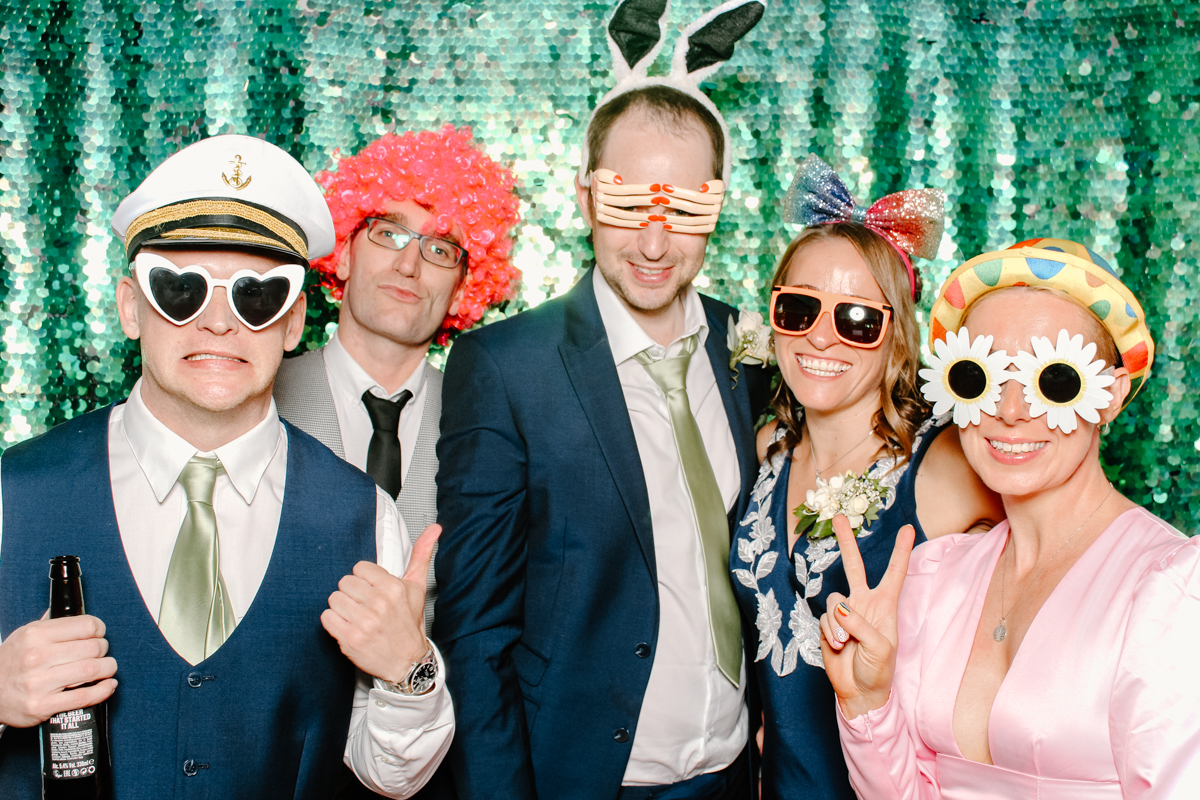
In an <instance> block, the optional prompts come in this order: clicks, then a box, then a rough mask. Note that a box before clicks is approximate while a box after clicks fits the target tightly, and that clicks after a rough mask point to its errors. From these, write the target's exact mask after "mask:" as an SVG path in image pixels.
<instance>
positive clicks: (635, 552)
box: [434, 272, 765, 800]
mask: <svg viewBox="0 0 1200 800" xmlns="http://www.w3.org/2000/svg"><path fill="white" fill-rule="evenodd" d="M702 300H703V304H704V309H705V313H706V317H707V322H708V326H709V333H708V337H707V341H706V343H705V350H706V353H707V355H708V357H709V359H710V360H711V362H712V367H713V373H714V374H715V375H716V378H717V386H718V387H719V389H720V392H721V398H722V400H723V401H724V404H725V410H726V413H727V414H728V416H729V426H730V429H731V431H732V433H733V441H734V444H735V445H736V447H737V455H738V463H739V467H740V468H741V475H742V494H741V498H740V500H739V502H738V504H737V507H736V508H735V509H734V511H733V512H732V513H731V514H730V521H731V523H732V522H734V521H736V519H738V518H739V517H740V515H741V514H742V513H743V511H744V508H745V505H746V502H747V498H748V497H749V493H750V490H751V488H752V487H753V483H754V479H755V475H756V473H757V470H758V460H757V458H756V455H755V449H754V430H753V423H754V414H755V413H756V412H757V410H758V409H757V408H755V407H754V406H755V405H756V403H755V402H754V401H752V397H753V396H755V395H757V396H758V399H760V400H761V399H762V398H764V397H765V386H764V385H763V384H764V382H765V377H764V375H763V373H762V371H761V370H759V369H749V370H748V369H746V368H745V367H741V368H740V371H741V378H740V379H739V380H738V381H737V386H736V387H735V386H734V379H733V374H732V372H731V371H730V369H729V350H728V347H727V345H726V336H727V330H728V320H729V317H730V315H731V314H734V315H736V313H737V312H736V311H735V310H734V309H733V308H731V307H730V306H728V305H725V304H724V303H720V302H718V301H715V300H712V299H710V298H702ZM442 398H443V401H442V434H441V439H440V441H439V443H438V460H439V464H440V466H439V469H438V477H437V485H438V514H439V521H440V522H441V523H442V525H443V527H444V532H443V534H442V537H441V541H440V544H439V550H438V556H437V562H436V570H437V580H438V584H439V585H440V587H441V594H440V596H439V597H438V600H437V607H436V614H435V617H434V638H435V640H436V641H437V642H438V644H439V646H440V647H441V649H442V654H443V656H444V657H445V659H446V666H447V682H448V686H449V688H450V691H451V694H452V696H453V697H454V705H455V711H456V714H457V723H458V728H457V731H456V734H455V738H454V744H453V747H452V750H451V752H450V755H449V764H450V768H451V770H452V772H453V776H454V783H455V784H456V787H457V793H458V796H459V797H462V798H464V800H466V799H468V798H469V799H470V800H474V799H475V798H497V797H506V798H507V797H511V798H532V797H541V798H543V800H545V799H547V798H551V799H553V800H560V798H588V799H589V800H590V799H591V798H596V800H612V798H613V797H615V796H616V794H617V793H618V791H619V790H620V785H621V779H622V776H623V775H624V773H625V767H626V764H627V762H628V760H629V753H630V748H631V745H632V742H633V736H634V734H635V732H636V728H637V722H638V715H639V712H640V709H641V706H642V697H643V695H644V694H645V691H646V685H647V681H648V680H649V677H650V668H651V665H652V663H653V661H654V656H655V652H654V650H655V645H656V642H657V639H658V595H657V578H656V569H655V562H654V532H653V531H652V530H651V524H650V503H649V498H648V495H647V492H646V484H645V480H644V478H643V474H642V464H641V461H640V459H639V457H638V450H637V444H636V442H635V440H634V434H633V426H632V424H631V423H630V420H629V413H628V411H627V409H626V407H625V398H624V395H623V393H622V391H621V385H620V381H619V379H618V377H617V370H616V365H615V364H614V363H613V356H612V351H611V350H610V348H609V344H608V338H607V335H606V333H605V330H604V325H603V323H602V321H601V318H600V311H599V309H598V307H597V305H596V296H595V292H594V289H593V286H592V277H591V273H590V272H589V273H588V274H587V275H585V276H584V277H583V278H582V279H581V280H580V281H579V283H578V284H577V285H576V286H575V287H574V288H573V289H572V290H571V291H570V292H569V293H568V294H567V295H566V296H564V297H562V298H558V299H555V300H551V301H549V302H547V303H544V304H543V305H541V306H539V307H537V308H536V309H533V310H531V311H527V312H525V313H522V314H518V315H517V316H515V317H512V318H510V319H507V320H504V321H502V322H498V323H495V324H493V325H488V326H487V327H485V328H481V329H479V330H477V331H473V332H471V333H468V334H466V335H464V336H463V337H461V338H460V339H459V340H458V341H457V342H456V343H455V345H454V348H453V350H452V351H451V354H450V358H449V360H448V363H447V365H446V376H445V384H444V387H443V392H442ZM756 719H757V718H756Z"/></svg>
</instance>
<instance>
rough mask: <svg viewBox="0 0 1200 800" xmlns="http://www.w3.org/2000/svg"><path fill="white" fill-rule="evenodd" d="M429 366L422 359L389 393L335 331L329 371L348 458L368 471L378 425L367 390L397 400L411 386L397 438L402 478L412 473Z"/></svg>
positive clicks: (327, 358) (327, 352) (327, 353)
mask: <svg viewBox="0 0 1200 800" xmlns="http://www.w3.org/2000/svg"><path fill="white" fill-rule="evenodd" d="M426 368H427V367H426V363H425V359H421V363H420V364H418V365H417V368H416V369H415V370H413V374H412V375H410V376H409V377H408V380H406V381H405V382H404V385H402V386H401V387H400V388H399V389H397V390H396V391H395V392H394V393H393V394H388V392H387V389H385V388H383V387H382V386H380V385H379V384H378V383H376V382H375V379H374V378H372V377H371V376H370V375H368V374H367V371H366V370H365V369H363V368H362V367H361V366H359V364H358V362H357V361H355V360H354V357H353V356H352V355H350V353H349V351H347V350H346V346H345V345H344V344H342V342H341V340H340V339H338V335H337V332H336V331H335V332H334V334H333V336H332V337H331V338H330V339H329V343H328V344H326V345H325V374H326V375H328V376H329V388H330V390H331V391H332V393H333V408H334V410H335V411H336V412H337V418H338V429H339V430H340V431H341V432H342V449H343V450H344V451H345V453H346V460H347V461H348V462H350V463H351V464H353V465H354V466H356V467H358V468H359V469H361V470H362V471H363V472H366V471H367V448H368V447H369V446H370V444H371V435H372V434H373V433H374V432H375V427H374V426H373V425H372V424H371V415H370V414H368V413H367V407H366V406H365V405H364V404H363V401H362V396H363V392H366V391H370V392H371V394H373V395H375V396H376V397H382V398H384V399H386V400H395V399H396V398H397V397H398V396H399V395H400V393H401V392H403V391H404V390H405V389H407V390H408V391H410V392H412V398H411V399H409V401H408V402H407V403H406V404H405V405H404V409H403V410H402V411H401V412H400V428H399V430H398V431H397V433H398V437H397V438H399V440H400V470H401V472H400V475H401V478H402V479H403V478H407V477H408V467H409V465H410V464H412V456H413V449H414V448H415V447H416V446H417V435H418V434H419V433H420V432H421V418H422V417H423V416H424V414H425V386H426V381H425V370H426ZM418 532H419V531H418Z"/></svg>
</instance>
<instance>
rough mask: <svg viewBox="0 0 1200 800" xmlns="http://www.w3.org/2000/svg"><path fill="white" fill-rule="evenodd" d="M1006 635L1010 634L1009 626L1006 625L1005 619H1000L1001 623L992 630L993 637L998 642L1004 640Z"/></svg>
mask: <svg viewBox="0 0 1200 800" xmlns="http://www.w3.org/2000/svg"><path fill="white" fill-rule="evenodd" d="M1006 636H1008V628H1006V627H1004V620H1000V624H999V625H997V626H996V628H995V630H993V631H992V638H993V639H995V640H996V641H997V642H1003V641H1004V637H1006Z"/></svg>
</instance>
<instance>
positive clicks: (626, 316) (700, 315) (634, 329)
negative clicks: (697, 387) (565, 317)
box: [592, 269, 708, 364]
mask: <svg viewBox="0 0 1200 800" xmlns="http://www.w3.org/2000/svg"><path fill="white" fill-rule="evenodd" d="M592 287H593V288H594V289H595V291H596V305H597V306H599V307H600V320H601V321H602V322H603V323H604V331H605V333H607V334H608V346H609V348H610V349H611V350H612V354H613V361H614V362H615V363H617V364H621V363H622V362H625V361H628V360H629V359H631V358H633V357H634V356H636V355H637V354H638V353H640V352H642V351H643V350H649V351H650V355H651V356H652V357H654V358H663V357H664V356H665V355H666V354H667V352H668V351H671V350H672V349H676V350H677V349H678V344H679V342H680V341H682V340H683V339H686V338H687V337H688V336H692V335H697V337H698V339H699V341H698V343H697V344H698V347H697V349H698V350H703V349H704V343H705V341H706V340H707V339H708V320H707V318H706V317H705V316H704V304H703V303H701V302H700V293H699V292H697V291H696V287H694V286H692V285H691V284H688V287H687V289H685V290H684V293H683V333H682V334H680V336H679V338H677V339H675V340H674V341H673V342H671V343H670V344H669V345H668V346H667V347H663V346H662V345H660V344H658V343H657V342H655V341H654V340H653V339H651V338H650V335H649V334H648V333H646V332H645V331H644V330H642V326H641V325H639V324H638V323H637V320H635V319H634V318H633V315H632V314H630V313H629V309H628V308H626V307H625V304H624V303H622V302H621V298H619V297H617V293H616V292H615V291H613V288H612V287H611V286H609V285H608V281H606V280H605V279H604V276H603V275H602V274H601V273H600V270H599V269H594V270H592Z"/></svg>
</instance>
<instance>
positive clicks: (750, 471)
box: [700, 295, 758, 526]
mask: <svg viewBox="0 0 1200 800" xmlns="http://www.w3.org/2000/svg"><path fill="white" fill-rule="evenodd" d="M700 300H701V302H702V303H703V304H704V316H705V317H706V318H707V319H708V339H707V340H706V341H705V343H704V349H705V351H706V352H707V353H708V358H709V361H711V362H712V371H713V375H714V376H715V377H716V379H717V389H718V390H719V391H720V392H721V400H722V402H724V404H725V415H726V416H727V417H728V418H729V431H730V433H732V434H733V445H734V447H735V448H736V449H737V457H738V467H739V468H740V470H741V475H742V491H741V494H740V496H739V497H738V502H737V503H736V504H735V505H734V512H735V515H734V517H733V519H731V520H730V524H731V526H732V525H733V524H735V523H736V522H737V520H740V519H741V518H742V516H743V515H744V514H745V513H746V504H747V501H748V499H749V497H750V492H751V490H752V489H753V488H754V480H755V478H756V477H757V476H758V454H757V452H756V450H755V447H754V420H752V419H750V393H749V391H748V390H747V381H746V380H745V375H744V374H743V377H742V379H741V380H739V381H738V382H737V386H736V387H735V386H734V385H733V373H732V371H731V370H730V369H729V345H728V343H727V341H726V339H727V337H728V336H729V309H728V306H725V305H724V304H723V303H718V302H717V301H715V300H712V299H711V298H708V297H705V296H704V295H701V296H700ZM722 317H724V318H722ZM743 372H744V371H743Z"/></svg>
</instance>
